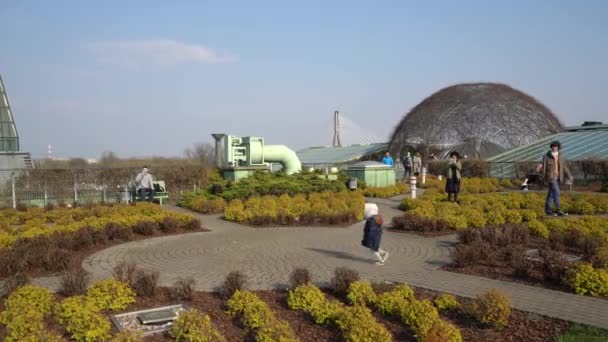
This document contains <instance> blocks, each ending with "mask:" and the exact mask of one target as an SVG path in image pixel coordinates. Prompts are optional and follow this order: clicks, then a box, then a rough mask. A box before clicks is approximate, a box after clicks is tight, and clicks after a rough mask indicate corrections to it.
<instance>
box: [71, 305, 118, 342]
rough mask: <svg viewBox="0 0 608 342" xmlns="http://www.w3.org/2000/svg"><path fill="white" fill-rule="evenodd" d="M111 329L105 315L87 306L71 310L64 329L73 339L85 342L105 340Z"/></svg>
mask: <svg viewBox="0 0 608 342" xmlns="http://www.w3.org/2000/svg"><path fill="white" fill-rule="evenodd" d="M111 329H112V327H111V325H110V321H108V319H107V318H106V317H104V316H102V315H101V314H100V313H98V312H96V311H94V310H91V309H90V308H89V307H87V306H83V307H80V308H78V309H76V310H75V311H74V312H72V316H71V317H70V319H69V320H68V321H67V325H66V331H67V332H68V333H69V334H70V336H72V338H73V339H75V340H76V341H85V342H98V341H99V342H102V341H106V340H108V338H110V330H111Z"/></svg>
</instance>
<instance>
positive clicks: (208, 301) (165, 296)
mask: <svg viewBox="0 0 608 342" xmlns="http://www.w3.org/2000/svg"><path fill="white" fill-rule="evenodd" d="M402 287H403V286H402ZM373 288H374V293H375V295H376V296H377V297H378V298H380V297H389V296H388V295H386V293H392V292H401V293H404V292H403V291H395V289H396V287H395V286H392V285H391V286H385V285H383V286H376V285H374V287H373ZM411 291H412V296H411V297H408V298H410V299H408V300H410V301H412V300H415V301H417V302H425V303H426V302H428V303H431V302H432V303H436V302H439V298H440V294H439V293H436V292H433V291H428V290H423V289H417V288H411ZM170 292H171V291H170V289H169V288H160V289H159V291H156V293H155V295H153V296H151V297H139V296H138V297H137V298H136V302H135V303H133V304H131V305H130V306H129V308H127V309H126V310H137V309H145V308H154V307H161V306H167V305H170V304H174V300H173V299H171V297H170V296H169V293H170ZM27 293H31V295H27V296H25V297H27V298H32V299H34V298H37V301H36V303H48V302H49V299H48V298H50V299H51V304H53V303H54V304H53V305H52V306H51V307H54V310H51V311H50V312H48V311H47V309H46V308H47V307H48V305H47V304H44V306H40V305H39V306H37V307H33V306H27V307H29V309H27V310H25V307H20V309H19V311H18V312H19V313H20V316H21V317H24V316H26V315H23V313H24V312H26V311H36V312H40V311H43V312H45V314H42V315H43V316H42V317H43V318H42V319H39V320H38V321H37V322H38V323H40V325H39V327H40V330H38V335H37V336H43V337H44V339H39V340H44V341H60V340H61V339H60V338H61V336H66V337H67V336H69V335H66V333H67V331H66V327H67V323H59V322H58V318H57V317H58V316H57V314H58V312H59V311H58V308H59V305H61V304H59V303H62V304H63V303H67V302H66V299H63V298H62V297H61V296H59V295H51V294H48V295H47V292H46V291H44V290H36V291H27ZM38 293H40V294H38ZM254 294H255V295H256V296H257V297H258V298H259V299H260V300H261V301H263V303H264V304H263V305H261V306H260V305H258V306H256V308H261V307H266V308H269V309H270V310H271V311H272V312H273V314H272V315H273V316H275V318H278V319H280V320H282V321H284V322H285V323H287V324H288V325H289V326H290V327H291V328H292V331H293V333H294V334H295V335H296V337H297V338H298V339H299V340H300V341H302V342H321V341H337V340H343V338H344V337H346V336H347V335H345V334H344V332H345V331H352V329H350V328H349V326H350V325H349V324H348V322H349V321H346V320H345V321H344V323H343V325H342V327H343V328H341V327H340V326H338V325H333V324H331V325H323V324H316V323H314V321H313V320H312V319H311V318H310V314H306V313H304V312H303V311H301V310H291V309H289V308H288V304H287V303H288V297H289V293H288V292H286V291H278V290H277V291H256V292H254ZM323 296H325V297H326V298H328V299H326V301H329V299H330V298H333V296H332V294H330V293H328V292H325V293H323ZM15 297H17V296H15ZM19 297H20V298H24V299H25V297H24V296H23V295H20V296H19ZM68 298H69V299H70V301H72V302H73V303H72V304H74V303H80V304H79V305H70V306H68V305H64V308H72V309H73V310H68V311H63V312H72V315H71V316H70V317H71V318H70V320H73V321H75V322H80V321H81V320H80V318H85V317H86V318H88V320H86V321H85V320H82V322H88V323H89V325H88V327H89V329H94V330H93V332H96V333H97V334H99V333H101V334H102V335H103V332H104V331H105V327H107V325H106V323H108V314H109V312H106V311H101V312H100V311H98V310H97V309H93V308H87V304H86V302H87V300H86V297H83V296H81V297H77V298H76V300H75V299H72V298H75V297H68ZM443 301H445V300H443ZM454 301H455V302H457V303H459V304H460V305H459V306H458V307H457V308H451V309H447V308H446V309H440V310H439V312H438V313H439V318H440V319H441V321H445V322H446V323H449V324H451V325H452V326H454V328H456V329H458V330H459V331H460V333H461V335H462V338H463V340H465V341H479V342H486V341H491V342H495V341H503V340H505V341H506V340H517V341H530V342H536V341H538V342H540V341H548V340H551V341H552V340H553V339H554V338H555V337H557V336H558V335H559V334H560V333H562V332H565V331H566V330H567V329H568V327H569V324H568V323H567V322H564V321H561V320H557V319H551V318H547V317H539V316H536V317H535V318H533V319H532V318H529V315H528V314H526V313H524V312H520V311H516V310H513V311H512V312H511V314H510V316H509V319H508V322H507V326H506V327H504V328H502V329H499V328H496V327H495V326H494V325H492V324H490V325H481V324H480V323H478V322H477V321H476V320H475V319H474V318H473V316H472V315H471V314H469V313H467V312H465V311H466V310H464V309H463V308H464V307H467V306H468V305H469V304H471V305H472V304H473V303H475V301H473V300H470V299H465V298H459V297H456V298H454ZM11 302H18V301H15V300H13V301H11ZM20 302H24V301H23V300H20ZM29 302H32V301H29ZM256 302H257V301H256ZM385 302H386V300H385ZM4 303H5V304H4V306H2V307H1V308H0V310H2V311H4V310H6V309H7V308H9V307H10V308H13V307H15V305H13V304H10V305H9V306H8V307H7V305H6V303H7V302H6V301H5V302H4ZM0 305H2V304H0ZM339 305H341V306H343V307H349V308H352V307H351V306H350V305H348V304H347V303H346V302H344V301H340V304H339ZM367 305H370V304H367ZM188 306H190V307H192V309H194V310H192V314H191V315H188V316H183V318H182V321H181V324H179V327H178V328H179V329H178V328H176V329H174V330H173V331H172V332H171V334H166V335H156V336H154V337H151V338H150V340H153V341H176V340H183V339H190V340H194V339H196V338H200V337H201V335H202V336H205V337H207V338H209V337H213V339H211V341H221V340H223V338H225V340H227V341H237V342H238V341H250V340H251V337H252V336H251V333H253V334H254V335H256V334H257V331H253V332H251V331H249V330H248V329H247V328H246V327H245V326H244V325H243V321H241V320H235V319H234V318H233V317H232V316H231V315H230V314H229V313H228V312H227V311H226V302H225V301H224V300H222V299H221V298H220V296H218V295H217V294H215V293H209V292H195V293H194V296H193V298H192V300H191V301H188ZM370 307H373V306H370ZM429 308H430V307H429ZM360 311H365V310H360V309H359V310H358V311H355V310H352V312H353V313H355V312H360ZM430 311H432V309H431V310H430ZM410 312H411V310H410ZM255 313H256V312H255V311H250V312H249V313H248V314H249V315H252V314H255ZM417 315H422V313H418V314H417ZM37 317H40V316H37ZM180 317H182V316H181V315H180ZM240 317H242V316H240ZM353 317H359V316H353ZM361 317H363V316H361ZM395 317H396V318H397V319H394V318H392V317H391V315H385V314H380V312H378V311H376V312H374V313H373V316H372V318H370V317H369V316H367V315H366V316H365V318H366V319H367V321H369V319H372V320H373V321H375V324H378V325H380V326H383V327H384V328H385V329H386V330H388V331H389V332H390V334H391V335H392V336H393V339H394V340H395V341H412V340H414V336H413V333H412V331H411V330H410V329H409V325H408V324H405V323H404V322H403V321H402V320H401V319H400V318H399V317H398V316H395ZM412 317H413V316H412ZM32 322H33V321H32ZM65 322H67V320H66V321H65ZM102 322H105V323H102ZM350 322H352V321H350ZM71 326H73V327H74V328H77V327H85V328H86V327H87V326H85V325H80V326H79V325H78V324H76V323H72V325H71ZM352 326H354V327H355V328H356V329H355V330H356V331H357V332H364V331H370V330H369V329H366V328H367V327H366V326H364V325H362V324H360V323H356V324H354V325H352ZM442 326H443V324H442ZM3 328H4V327H2V328H0V339H2V340H4V339H5V338H6V337H7V334H9V333H10V331H7V329H3ZM114 334H115V335H114V336H113V338H115V339H117V338H118V336H117V335H120V336H121V337H122V336H125V334H124V333H123V334H118V333H114ZM98 336H99V335H98ZM106 336H107V335H106ZM222 336H223V338H222ZM351 336H352V335H351ZM91 340H94V339H91ZM125 340H126V339H123V340H122V341H125ZM132 340H133V341H138V340H139V339H138V338H135V337H132ZM438 341H443V340H441V339H438Z"/></svg>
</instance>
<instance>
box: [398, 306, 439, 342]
mask: <svg viewBox="0 0 608 342" xmlns="http://www.w3.org/2000/svg"><path fill="white" fill-rule="evenodd" d="M399 316H400V317H401V320H402V321H403V322H405V323H406V324H407V325H409V326H410V327H411V328H412V330H413V331H414V334H416V336H417V337H418V339H422V338H424V336H425V335H426V333H427V331H429V329H431V328H432V327H433V325H435V322H437V321H438V320H439V312H438V311H437V309H436V308H435V307H434V306H433V304H432V303H431V302H430V301H428V300H412V301H410V302H409V303H408V304H407V305H403V306H401V307H400V308H399Z"/></svg>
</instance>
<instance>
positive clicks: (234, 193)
mask: <svg viewBox="0 0 608 342" xmlns="http://www.w3.org/2000/svg"><path fill="white" fill-rule="evenodd" d="M320 176H321V174H320V173H317V172H306V171H303V172H301V173H297V174H294V175H289V176H287V175H286V174H284V173H282V172H275V173H270V172H265V171H258V172H256V173H255V174H253V175H252V176H250V177H247V178H244V179H241V180H239V181H238V182H232V181H226V180H224V179H221V178H216V179H214V180H213V181H212V182H211V183H210V184H209V186H208V187H207V188H205V189H203V190H199V191H196V192H189V193H186V194H184V195H183V198H182V201H181V202H180V205H182V206H184V207H187V208H190V207H192V201H193V200H195V199H196V198H199V197H204V198H206V199H216V198H222V199H224V200H225V201H227V202H230V201H232V200H235V199H239V200H245V199H247V198H249V197H252V196H266V195H272V196H280V195H283V194H287V195H290V196H293V195H296V194H311V193H316V192H326V191H329V192H340V191H345V190H346V180H347V177H346V175H344V174H339V178H338V180H328V179H325V178H322V177H320Z"/></svg>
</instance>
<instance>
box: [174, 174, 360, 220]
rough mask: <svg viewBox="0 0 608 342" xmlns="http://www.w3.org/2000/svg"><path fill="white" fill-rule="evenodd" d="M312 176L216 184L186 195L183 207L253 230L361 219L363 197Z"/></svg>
mask: <svg viewBox="0 0 608 342" xmlns="http://www.w3.org/2000/svg"><path fill="white" fill-rule="evenodd" d="M319 176H320V174H318V173H314V172H303V173H299V174H295V175H291V176H287V175H285V174H283V173H280V172H278V173H269V172H257V173H255V174H254V175H252V176H250V177H248V178H245V179H243V180H240V181H239V182H237V183H233V182H229V181H225V180H223V179H216V180H215V181H214V182H212V183H211V184H210V185H209V187H208V188H206V189H204V190H200V191H198V192H191V193H188V194H186V195H184V199H183V200H182V201H181V202H180V205H181V206H183V207H186V208H189V209H192V210H194V211H197V212H200V213H205V214H217V213H223V214H224V217H225V218H226V219H227V220H230V221H235V222H240V223H246V224H252V225H258V226H260V225H294V224H295V225H301V224H305V225H308V224H347V223H353V222H356V221H359V220H361V219H362V210H363V205H364V202H365V200H364V198H363V194H362V192H361V191H354V192H347V191H346V186H345V183H346V178H345V176H344V175H341V177H339V178H338V180H328V179H324V178H321V177H319Z"/></svg>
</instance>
